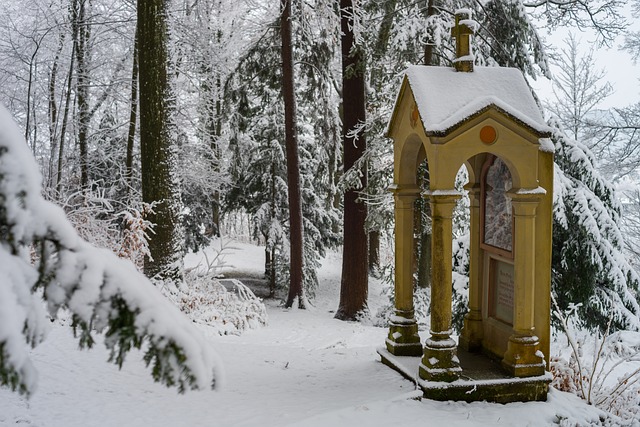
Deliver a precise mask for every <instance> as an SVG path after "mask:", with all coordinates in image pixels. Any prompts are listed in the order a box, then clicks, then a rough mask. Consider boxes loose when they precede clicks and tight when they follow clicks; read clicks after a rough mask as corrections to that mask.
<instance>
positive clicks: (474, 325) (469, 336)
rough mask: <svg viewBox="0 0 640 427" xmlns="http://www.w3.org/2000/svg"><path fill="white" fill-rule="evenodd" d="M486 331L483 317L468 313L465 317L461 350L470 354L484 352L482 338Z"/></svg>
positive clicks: (461, 335)
mask: <svg viewBox="0 0 640 427" xmlns="http://www.w3.org/2000/svg"><path fill="white" fill-rule="evenodd" d="M483 336H484V329H483V326H482V316H481V315H479V314H477V315H474V313H471V312H470V313H467V315H466V316H464V325H463V327H462V333H461V334H460V340H459V341H460V343H459V344H458V345H459V347H460V348H462V349H464V350H465V351H468V352H472V353H473V352H477V351H480V350H482V338H483Z"/></svg>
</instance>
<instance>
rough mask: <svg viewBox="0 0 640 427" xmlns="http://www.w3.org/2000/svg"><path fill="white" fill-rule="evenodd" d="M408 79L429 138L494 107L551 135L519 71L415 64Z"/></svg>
mask: <svg viewBox="0 0 640 427" xmlns="http://www.w3.org/2000/svg"><path fill="white" fill-rule="evenodd" d="M406 77H407V80H408V82H409V86H410V87H411V91H412V92H413V96H414V99H415V101H416V104H417V105H418V111H419V113H420V117H421V119H422V124H423V127H424V129H425V132H426V133H427V135H434V136H444V135H446V134H448V133H449V132H450V131H452V130H453V129H454V128H456V127H457V126H458V125H460V124H462V123H463V122H465V121H467V120H469V119H470V118H473V117H475V116H477V115H479V114H482V113H483V112H484V111H486V110H488V109H489V108H491V107H493V108H495V109H496V110H498V111H500V112H501V113H503V114H505V115H507V116H509V117H510V118H512V119H514V120H515V121H517V122H519V123H520V124H521V125H523V126H525V127H527V128H529V129H530V130H531V131H533V133H535V134H538V136H539V137H542V136H548V134H549V132H550V128H549V127H548V126H547V124H546V123H545V121H544V119H543V117H542V114H541V112H540V109H539V107H538V105H537V104H536V102H535V100H534V98H533V95H532V94H531V90H530V89H529V86H528V85H527V83H526V81H525V80H524V77H523V75H522V72H520V70H518V69H516V68H501V67H475V68H474V71H473V72H470V73H465V72H457V71H455V70H454V69H453V68H449V67H432V66H424V65H412V66H409V68H408V69H407V70H406ZM394 116H395V114H394ZM392 120H393V118H392Z"/></svg>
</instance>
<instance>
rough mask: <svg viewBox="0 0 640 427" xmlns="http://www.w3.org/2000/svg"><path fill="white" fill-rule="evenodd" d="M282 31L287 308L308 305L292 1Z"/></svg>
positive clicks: (285, 4) (288, 0) (284, 7)
mask: <svg viewBox="0 0 640 427" xmlns="http://www.w3.org/2000/svg"><path fill="white" fill-rule="evenodd" d="M280 4H281V5H282V15H281V16H280V34H281V36H282V95H283V97H284V129H285V130H284V131H285V143H286V153H287V186H288V193H289V234H290V236H289V248H290V252H289V261H290V263H291V264H290V266H289V279H290V282H289V296H288V297H287V302H286V304H285V307H287V308H288V307H291V306H292V305H293V302H294V301H295V299H296V298H298V306H299V307H300V308H305V306H304V305H305V301H304V292H303V288H302V262H303V261H302V258H303V243H302V242H303V240H302V202H301V198H300V165H299V159H298V135H297V131H296V98H295V90H294V85H293V82H294V76H293V46H292V45H293V39H292V35H291V0H282V1H281V3H280Z"/></svg>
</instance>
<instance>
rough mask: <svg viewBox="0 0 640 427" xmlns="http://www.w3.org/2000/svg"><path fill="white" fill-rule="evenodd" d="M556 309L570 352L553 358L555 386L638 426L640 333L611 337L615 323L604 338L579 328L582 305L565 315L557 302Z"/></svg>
mask: <svg viewBox="0 0 640 427" xmlns="http://www.w3.org/2000/svg"><path fill="white" fill-rule="evenodd" d="M553 305H554V310H553V314H554V316H556V318H557V319H558V321H559V323H560V325H561V327H562V330H563V332H564V333H565V335H566V339H567V342H568V345H567V346H566V347H568V348H569V349H570V351H569V353H568V354H558V355H556V356H552V357H551V359H550V370H551V373H552V375H553V380H552V382H551V385H552V386H553V387H555V388H557V389H558V390H561V391H566V392H570V393H574V394H576V395H578V396H579V397H581V398H582V399H584V400H585V401H587V403H589V404H591V405H595V406H597V407H598V408H600V409H602V410H604V411H606V412H608V413H610V414H612V415H615V416H617V417H620V418H621V420H622V421H623V422H625V423H629V424H630V425H631V423H633V422H637V421H638V419H640V418H639V417H640V333H638V332H631V331H618V332H615V333H610V329H609V328H610V326H611V321H609V324H608V326H607V328H606V330H605V332H604V333H603V334H600V333H598V332H596V334H593V333H592V332H590V331H587V330H584V329H583V330H580V329H578V328H577V327H576V326H577V325H578V324H580V320H579V318H578V313H579V311H580V309H581V306H580V304H578V305H573V306H571V307H570V308H569V309H567V310H565V311H564V312H563V311H561V310H560V309H559V308H558V305H557V303H556V301H555V298H553ZM565 353H566V352H565ZM634 420H635V421H634Z"/></svg>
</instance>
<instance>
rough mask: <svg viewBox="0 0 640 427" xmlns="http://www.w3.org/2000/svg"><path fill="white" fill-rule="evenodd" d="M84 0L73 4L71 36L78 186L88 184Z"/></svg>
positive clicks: (87, 91) (87, 79)
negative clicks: (75, 103)
mask: <svg viewBox="0 0 640 427" xmlns="http://www.w3.org/2000/svg"><path fill="white" fill-rule="evenodd" d="M85 3H86V0H76V1H74V2H73V25H74V27H75V28H74V30H73V35H74V37H75V40H74V44H73V45H74V47H75V54H76V61H77V63H78V65H77V68H76V79H77V80H76V85H77V87H76V99H77V102H78V148H79V149H80V186H81V187H82V188H83V189H85V188H86V187H87V185H88V184H89V164H88V148H87V146H88V138H89V120H90V115H89V74H88V69H87V67H88V64H87V58H86V56H85V55H86V49H87V43H88V41H89V26H88V23H87V21H86V19H85V18H86V8H85Z"/></svg>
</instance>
